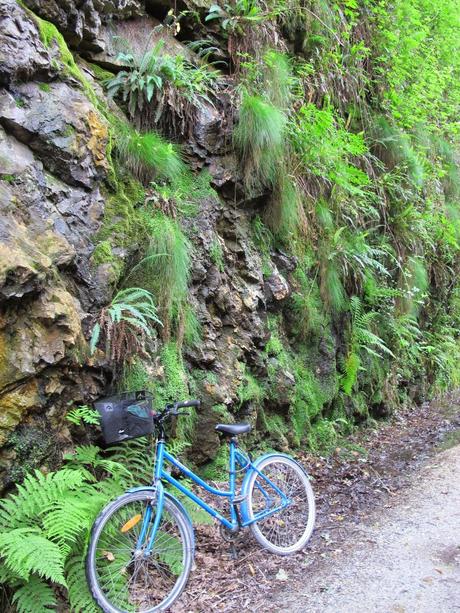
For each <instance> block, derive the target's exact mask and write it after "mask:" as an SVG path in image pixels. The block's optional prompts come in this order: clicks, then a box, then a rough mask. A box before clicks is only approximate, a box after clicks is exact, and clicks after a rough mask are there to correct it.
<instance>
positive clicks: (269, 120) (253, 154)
mask: <svg viewBox="0 0 460 613" xmlns="http://www.w3.org/2000/svg"><path fill="white" fill-rule="evenodd" d="M285 127H286V117H285V115H284V113H283V112H282V111H280V110H279V109H278V108H276V107H275V106H273V105H272V104H270V103H268V102H265V101H264V100H263V99H262V98H261V97H260V96H251V95H249V94H248V93H246V92H245V93H244V94H243V100H242V103H241V108H240V115H239V121H238V125H237V126H236V128H235V131H234V133H233V141H234V145H235V148H236V150H237V152H238V153H239V155H240V159H241V166H242V169H243V174H244V182H245V186H246V188H247V190H248V191H254V190H255V189H260V188H264V187H272V186H273V185H274V184H275V181H276V175H277V165H278V162H279V160H280V159H281V158H282V156H283V153H284V129H285Z"/></svg>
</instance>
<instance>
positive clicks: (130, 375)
mask: <svg viewBox="0 0 460 613" xmlns="http://www.w3.org/2000/svg"><path fill="white" fill-rule="evenodd" d="M118 389H119V391H122V392H135V391H138V390H143V389H150V390H151V391H152V389H153V388H152V382H151V379H150V377H149V375H148V372H147V368H146V366H145V364H144V363H143V361H142V360H141V359H135V360H134V361H132V362H130V363H126V364H125V365H124V367H123V373H122V376H121V377H120V382H119V385H118Z"/></svg>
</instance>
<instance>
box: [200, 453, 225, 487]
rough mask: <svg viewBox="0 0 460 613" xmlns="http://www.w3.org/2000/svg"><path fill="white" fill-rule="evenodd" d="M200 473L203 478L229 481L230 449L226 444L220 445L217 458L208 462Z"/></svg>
mask: <svg viewBox="0 0 460 613" xmlns="http://www.w3.org/2000/svg"><path fill="white" fill-rule="evenodd" d="M200 473H201V475H202V477H203V479H206V480H209V481H218V482H222V481H228V449H227V446H226V445H222V446H221V447H219V451H218V452H217V455H216V457H215V459H214V460H212V461H211V462H209V463H208V464H206V466H204V468H202V469H201V471H200Z"/></svg>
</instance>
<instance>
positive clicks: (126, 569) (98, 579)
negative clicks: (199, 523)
mask: <svg viewBox="0 0 460 613" xmlns="http://www.w3.org/2000/svg"><path fill="white" fill-rule="evenodd" d="M155 515H156V502H155V495H154V494H153V493H152V492H148V491H143V492H135V493H129V494H124V495H123V496H120V498H118V499H117V500H115V501H114V502H112V503H111V504H110V505H108V506H107V507H106V508H105V509H104V510H103V511H102V513H101V514H100V515H99V517H98V518H97V520H96V522H95V524H94V526H93V530H92V534H91V540H90V545H89V548H88V555H87V559H86V573H87V578H88V583H89V586H90V589H91V593H92V594H93V597H94V599H95V600H96V602H97V603H98V604H99V606H100V607H101V608H102V609H103V611H105V613H126V612H132V613H153V612H154V611H165V610H167V609H168V608H169V607H170V606H171V605H172V604H173V602H174V601H175V600H176V599H177V598H178V597H179V596H180V594H181V592H182V590H183V589H184V587H185V584H186V583H187V579H188V577H189V574H190V570H191V567H192V562H193V559H192V558H193V534H192V532H191V529H190V525H189V522H188V519H187V517H186V516H185V514H184V512H183V511H182V510H181V508H180V506H179V505H177V504H175V503H174V502H173V501H171V500H170V499H168V498H167V497H165V499H164V506H163V513H162V516H161V520H160V524H159V527H158V531H157V534H156V537H155V541H154V545H153V548H152V551H151V552H150V554H149V555H148V556H145V555H144V550H145V547H146V545H147V543H148V541H149V535H150V532H151V529H152V525H153V521H154V519H155ZM143 526H144V528H143ZM143 529H145V531H146V532H145V536H144V538H143V542H142V543H141V544H139V537H140V535H141V531H142V530H143ZM139 545H140V546H139Z"/></svg>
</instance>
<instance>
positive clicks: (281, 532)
mask: <svg viewBox="0 0 460 613" xmlns="http://www.w3.org/2000/svg"><path fill="white" fill-rule="evenodd" d="M256 468H257V470H258V471H259V472H256V471H253V472H252V474H251V475H250V477H249V481H248V487H247V492H248V497H247V514H248V517H249V519H251V520H253V519H254V517H255V516H256V515H257V514H258V513H260V512H262V511H264V510H270V508H275V507H276V506H278V505H279V504H280V503H281V496H280V495H279V494H278V493H277V492H276V490H275V489H274V488H273V487H271V486H270V485H269V484H268V483H267V481H265V480H264V478H263V477H261V476H260V474H259V473H261V474H262V475H264V476H265V477H267V478H268V479H269V480H270V481H271V482H272V483H274V485H276V486H277V487H278V488H279V489H280V490H281V491H282V492H283V493H284V494H285V495H287V496H288V498H290V499H291V501H292V502H291V504H290V505H289V506H287V507H286V508H285V509H283V510H281V511H278V512H277V513H275V514H273V515H270V516H268V517H266V518H263V519H260V520H258V521H256V522H254V523H253V524H251V525H250V527H251V531H252V533H253V535H254V537H255V538H256V540H257V542H258V543H259V544H260V545H262V547H264V548H265V549H268V550H269V551H271V552H272V553H274V554H276V555H282V556H286V555H291V554H293V553H295V552H296V551H299V550H300V549H303V547H305V545H306V544H307V542H308V540H309V539H310V537H311V534H312V532H313V528H314V525H315V515H316V510H315V496H314V494H313V489H312V487H311V485H310V480H309V477H308V475H307V473H306V472H305V470H304V469H303V468H302V467H301V466H300V464H298V463H297V462H296V461H295V460H293V459H292V458H289V457H287V456H281V455H280V456H276V455H271V456H267V457H266V458H263V459H262V460H261V461H260V462H259V463H256Z"/></svg>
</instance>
